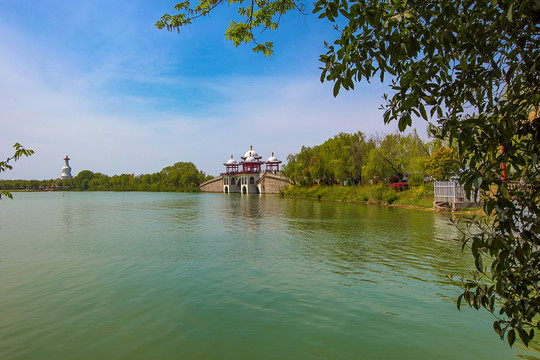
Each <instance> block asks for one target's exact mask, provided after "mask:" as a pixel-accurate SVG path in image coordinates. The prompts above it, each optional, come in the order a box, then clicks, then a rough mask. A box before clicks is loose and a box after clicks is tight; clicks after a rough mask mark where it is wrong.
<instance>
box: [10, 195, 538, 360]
mask: <svg viewBox="0 0 540 360" xmlns="http://www.w3.org/2000/svg"><path fill="white" fill-rule="evenodd" d="M448 216H449V215H443V214H436V213H432V212H428V211H416V210H404V209H397V208H385V207H375V206H362V205H353V204H343V203H334V202H319V201H308V200H298V199H283V198H280V197H279V196H269V195H266V196H264V195H262V196H261V195H240V194H181V193H140V192H137V193H117V192H36V193H14V200H9V199H3V200H1V201H0V284H1V289H2V291H1V293H0V359H3V360H6V359H55V360H59V359H151V358H153V359H469V358H470V359H490V360H492V359H515V358H516V355H518V356H520V357H521V356H524V357H526V356H528V355H536V356H538V352H535V353H531V352H524V351H522V350H520V349H519V347H516V346H514V347H513V348H510V347H509V346H508V345H506V344H505V343H504V342H502V341H500V340H499V338H498V336H497V335H496V334H495V333H494V332H493V330H492V321H493V320H492V318H491V315H490V314H488V313H487V312H486V311H476V310H471V309H462V311H461V312H460V311H458V310H457V309H456V305H455V300H454V299H455V298H456V297H457V295H458V294H459V289H457V288H456V287H454V286H453V285H452V284H450V283H449V281H448V280H447V279H446V277H445V275H446V274H454V275H459V274H464V273H467V272H468V271H470V270H471V269H472V268H473V262H472V261H471V259H470V255H469V254H468V253H461V244H460V243H459V242H458V241H456V238H457V236H458V234H457V231H456V229H454V228H453V226H452V225H449V223H448ZM523 354H528V355H523Z"/></svg>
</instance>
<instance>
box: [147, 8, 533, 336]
mask: <svg viewBox="0 0 540 360" xmlns="http://www.w3.org/2000/svg"><path fill="white" fill-rule="evenodd" d="M223 3H231V4H233V3H237V4H239V5H241V4H242V3H243V0H234V1H233V0H228V1H226V2H225V1H223V0H221V1H220V0H218V1H215V0H199V3H198V5H197V6H196V7H195V8H191V7H190V5H189V2H184V3H181V4H178V5H177V6H176V10H178V11H184V13H180V14H179V15H176V16H170V15H164V17H163V18H162V19H161V22H158V24H157V26H158V27H166V28H168V29H169V30H176V29H179V27H180V26H182V25H185V24H189V23H190V22H191V20H192V19H193V18H195V17H197V16H203V15H206V14H208V12H209V11H210V10H211V9H212V8H214V7H215V6H218V5H220V4H223ZM250 4H252V5H250V6H248V7H246V8H243V7H240V8H239V10H238V11H239V14H240V15H241V16H243V17H245V19H246V21H245V22H244V23H242V22H239V23H236V22H231V25H230V27H229V29H228V30H227V33H226V36H227V38H229V39H231V40H232V41H233V42H234V43H235V44H236V45H238V44H240V43H241V42H250V41H252V40H254V36H253V29H257V28H258V27H260V26H262V27H264V28H270V29H275V28H276V27H277V23H278V22H277V20H276V17H277V19H279V16H280V15H281V14H283V13H285V12H287V11H289V10H292V9H300V10H302V9H303V7H302V6H301V5H299V4H298V3H296V2H294V1H291V0H283V1H279V0H278V1H273V2H266V1H265V2H262V1H257V2H250ZM313 12H314V13H316V14H319V18H322V19H326V20H328V21H330V22H332V23H334V24H335V26H336V29H338V32H337V33H336V34H337V38H336V39H335V40H334V41H333V42H331V44H328V45H327V52H326V53H325V54H322V55H321V56H320V61H321V62H322V67H321V71H322V73H321V80H322V81H333V82H334V95H338V93H339V91H340V89H342V88H344V89H346V90H349V89H354V86H355V82H358V81H362V80H367V81H369V80H371V79H372V78H374V77H378V78H380V79H381V81H382V80H384V79H385V77H390V78H391V81H392V86H391V92H390V94H388V95H386V96H385V99H386V104H385V105H384V109H385V112H384V121H385V122H386V123H388V122H390V121H397V122H398V126H399V129H400V130H404V129H405V128H406V127H407V126H410V125H411V124H412V119H413V117H421V118H423V119H426V120H432V121H434V122H436V124H437V125H436V126H437V132H438V136H439V137H440V138H441V139H446V140H448V141H449V142H450V144H451V145H452V146H455V147H456V148H457V155H458V159H459V161H460V162H461V163H462V164H463V167H464V169H465V170H464V171H463V173H462V174H461V178H460V181H461V182H462V183H463V184H464V186H465V189H466V190H467V191H468V192H475V193H477V192H480V193H481V194H483V195H484V212H485V214H486V216H484V217H480V218H473V219H470V220H468V221H467V222H466V224H465V225H467V226H466V227H465V229H464V234H463V238H462V240H463V244H464V247H466V246H467V247H470V249H471V251H472V254H473V256H474V258H475V262H476V268H477V272H476V273H474V274H473V275H472V278H471V279H463V281H462V282H461V286H462V288H463V293H462V294H461V295H460V296H459V297H458V299H457V304H458V307H459V306H460V305H461V302H462V301H465V303H467V304H468V305H469V306H472V307H475V308H477V309H478V308H480V307H483V308H485V309H487V310H488V311H489V312H491V313H492V314H493V315H494V316H495V321H494V324H493V326H494V329H495V331H496V332H497V333H498V334H499V335H500V337H501V339H503V338H505V335H506V340H507V341H508V343H509V344H510V345H512V344H513V343H514V341H515V339H516V337H517V336H519V338H520V339H521V340H522V342H523V343H524V344H525V345H528V343H529V341H530V339H532V338H533V337H534V328H535V327H537V328H540V320H539V319H538V317H536V316H537V315H538V314H539V313H540V291H539V287H538V284H539V283H540V270H539V269H540V235H539V233H540V220H539V219H540V208H539V202H538V199H539V197H540V166H539V162H538V160H539V154H540V50H539V49H540V0H423V1H407V0H391V1H390V0H354V1H348V0H317V1H316V2H315V7H314V9H313ZM254 50H255V51H263V52H264V53H265V55H269V54H271V44H268V45H267V44H265V45H262V46H261V45H259V44H258V45H257V46H255V48H254ZM501 149H502V151H501ZM502 164H505V167H506V169H507V171H508V172H509V173H510V174H514V175H515V176H514V178H512V179H510V180H516V181H517V184H514V185H512V186H510V184H509V182H508V180H509V179H506V177H505V176H503V174H502V172H501V166H502ZM471 229H480V231H472V230H471ZM482 259H484V260H488V261H489V263H490V266H488V267H486V268H485V267H484V266H483V260H482Z"/></svg>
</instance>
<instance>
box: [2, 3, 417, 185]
mask: <svg viewBox="0 0 540 360" xmlns="http://www.w3.org/2000/svg"><path fill="white" fill-rule="evenodd" d="M174 4H175V2H174V1H165V0H159V1H142V0H132V1H129V2H127V1H117V0H107V1H103V0H94V1H79V0H74V1H63V0H43V1H30V0H0V79H1V81H0V103H1V109H2V110H1V111H0V157H1V158H2V159H5V158H6V157H7V156H8V155H10V153H11V152H12V148H11V146H12V145H13V144H14V143H15V142H19V143H21V144H23V145H24V146H25V147H27V148H31V149H33V150H35V151H36V153H35V154H34V155H33V156H32V157H30V158H25V159H22V160H21V161H19V162H17V163H15V167H14V170H12V171H10V172H5V173H2V174H0V178H3V179H52V178H57V177H59V176H60V174H61V168H62V166H63V160H62V159H63V158H64V156H65V155H66V154H69V156H70V158H71V159H72V160H71V162H70V164H71V167H72V168H73V173H74V174H77V173H78V172H79V171H82V170H91V171H94V172H101V173H104V174H107V175H109V176H112V175H115V174H122V173H134V174H135V175H139V174H147V173H154V172H158V171H160V170H161V169H162V168H164V167H166V166H169V165H172V164H174V163H175V162H178V161H191V162H193V163H194V164H195V165H196V166H197V167H198V168H199V169H200V170H202V171H204V172H206V173H207V174H212V175H217V174H219V172H221V171H222V169H223V165H222V163H223V162H225V161H226V160H227V159H229V157H230V155H231V154H233V155H234V156H235V158H236V159H238V158H239V156H241V155H243V154H244V153H245V152H246V151H247V150H249V147H250V145H253V147H254V150H256V151H257V152H258V153H259V154H260V155H262V156H263V158H265V159H266V158H268V157H269V156H270V155H271V152H274V153H275V155H276V156H277V157H278V158H279V159H281V160H285V159H286V157H287V155H288V154H291V153H297V152H299V151H300V149H301V147H302V145H306V146H313V145H317V144H320V143H322V142H324V141H325V140H326V139H328V138H329V137H332V136H333V135H335V134H337V133H339V132H356V131H362V132H364V133H366V134H375V133H379V134H386V133H390V132H393V131H395V130H396V128H397V125H396V124H390V125H384V124H383V120H382V115H383V112H382V111H381V110H379V108H380V105H381V104H382V103H383V99H382V95H383V93H384V92H385V91H386V90H387V89H388V88H387V86H386V85H383V84H379V83H377V82H373V83H372V84H368V83H362V84H358V85H357V89H356V90H355V91H351V92H344V91H343V92H342V93H341V94H340V95H339V96H338V97H337V98H334V97H333V96H332V86H333V84H330V83H324V84H321V82H320V81H319V76H320V71H319V69H318V67H319V66H320V65H319V62H318V55H319V54H321V53H323V52H324V47H323V41H324V40H326V41H329V42H331V41H332V39H333V38H334V37H335V36H336V33H335V31H334V30H333V29H332V27H331V25H330V24H329V23H328V22H327V21H322V20H318V19H317V18H316V16H313V15H311V14H309V15H307V16H303V15H300V14H298V13H294V14H290V15H288V16H286V17H284V18H283V19H282V22H281V25H280V28H279V29H278V30H277V31H274V32H265V33H264V34H262V35H261V36H260V40H261V41H265V40H273V41H274V42H275V45H274V50H275V55H274V56H272V57H270V58H265V57H264V56H262V55H261V54H255V53H253V52H252V51H251V46H249V45H247V46H246V45H244V46H240V47H234V45H233V44H232V43H231V42H230V41H227V40H225V36H224V33H225V28H226V26H227V24H228V22H229V21H230V19H231V18H234V17H235V11H234V8H233V7H227V6H225V7H222V8H219V9H217V11H215V12H214V13H212V14H211V15H210V16H209V17H206V18H202V19H199V20H198V21H196V22H195V23H194V24H193V25H191V26H190V27H189V28H186V29H184V30H183V31H182V32H181V33H180V34H177V33H176V32H167V31H164V30H158V29H157V28H155V26H154V23H155V22H156V21H157V20H158V19H159V18H160V17H161V15H162V14H163V13H165V12H172V11H173V6H174ZM417 128H418V131H419V133H420V134H425V122H423V121H418V123H417Z"/></svg>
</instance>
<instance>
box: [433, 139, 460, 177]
mask: <svg viewBox="0 0 540 360" xmlns="http://www.w3.org/2000/svg"><path fill="white" fill-rule="evenodd" d="M459 168H460V166H459V162H458V160H457V159H456V158H455V157H454V154H453V152H452V149H449V148H447V147H444V146H441V147H440V148H438V149H437V150H435V151H434V152H433V154H431V156H430V157H429V158H427V159H426V174H428V175H429V176H430V177H431V178H433V179H435V180H439V181H445V180H449V179H450V178H451V177H452V176H456V175H458V173H459Z"/></svg>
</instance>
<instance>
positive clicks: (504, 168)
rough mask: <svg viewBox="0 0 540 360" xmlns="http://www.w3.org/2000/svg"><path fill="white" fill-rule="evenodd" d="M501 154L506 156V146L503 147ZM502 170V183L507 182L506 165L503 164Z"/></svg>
mask: <svg viewBox="0 0 540 360" xmlns="http://www.w3.org/2000/svg"><path fill="white" fill-rule="evenodd" d="M501 154H504V146H502V145H501ZM501 169H502V181H504V182H506V163H504V162H503V163H502V164H501Z"/></svg>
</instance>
